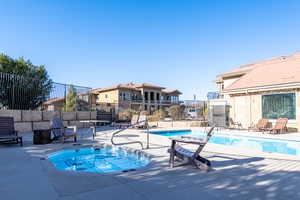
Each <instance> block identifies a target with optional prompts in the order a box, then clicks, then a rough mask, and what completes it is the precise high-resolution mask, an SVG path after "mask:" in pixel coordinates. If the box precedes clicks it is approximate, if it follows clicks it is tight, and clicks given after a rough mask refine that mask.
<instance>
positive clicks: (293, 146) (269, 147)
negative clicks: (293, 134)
mask: <svg viewBox="0 0 300 200" xmlns="http://www.w3.org/2000/svg"><path fill="white" fill-rule="evenodd" d="M151 133H152V134H157V135H162V136H169V137H171V136H177V135H187V136H191V137H196V138H204V137H205V135H206V133H204V132H200V131H191V130H190V131H160V132H151ZM209 143H213V144H221V145H225V146H236V147H240V148H246V149H250V150H252V149H253V150H258V151H261V152H268V153H280V154H288V155H296V156H300V141H296V140H284V139H269V138H264V137H253V136H243V135H238V134H230V135H229V134H226V133H218V134H215V135H213V136H212V137H211V139H210V140H209Z"/></svg>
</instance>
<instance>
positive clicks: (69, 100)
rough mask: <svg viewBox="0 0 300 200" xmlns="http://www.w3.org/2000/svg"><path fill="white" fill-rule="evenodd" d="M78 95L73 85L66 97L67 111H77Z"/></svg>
mask: <svg viewBox="0 0 300 200" xmlns="http://www.w3.org/2000/svg"><path fill="white" fill-rule="evenodd" d="M76 99H77V93H76V91H75V88H74V86H73V85H71V86H70V88H69V90H68V94H67V97H66V111H75V110H76Z"/></svg>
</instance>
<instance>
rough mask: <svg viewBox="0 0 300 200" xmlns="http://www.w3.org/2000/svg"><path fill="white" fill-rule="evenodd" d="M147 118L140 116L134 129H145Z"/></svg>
mask: <svg viewBox="0 0 300 200" xmlns="http://www.w3.org/2000/svg"><path fill="white" fill-rule="evenodd" d="M147 126H148V123H147V116H146V115H140V117H139V120H138V122H137V124H136V125H135V126H134V127H135V128H147Z"/></svg>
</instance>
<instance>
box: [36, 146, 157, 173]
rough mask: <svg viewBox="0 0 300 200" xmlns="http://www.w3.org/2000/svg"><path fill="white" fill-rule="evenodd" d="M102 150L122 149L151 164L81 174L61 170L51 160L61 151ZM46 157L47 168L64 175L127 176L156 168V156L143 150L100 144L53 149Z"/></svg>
mask: <svg viewBox="0 0 300 200" xmlns="http://www.w3.org/2000/svg"><path fill="white" fill-rule="evenodd" d="M89 147H92V148H97V147H98V148H102V147H112V148H117V149H122V150H125V151H128V152H130V153H134V154H136V155H138V156H144V157H146V158H147V159H149V163H148V164H147V165H145V166H141V167H138V168H133V169H127V170H128V171H125V170H117V171H112V172H81V171H68V170H61V169H58V168H56V167H55V165H54V164H53V163H52V161H51V160H50V159H49V154H52V153H55V152H59V151H63V150H67V149H80V148H89ZM44 154H45V155H44V156H43V157H41V160H43V161H46V163H47V167H50V169H51V170H54V171H59V172H63V173H70V174H78V175H79V174H82V175H83V174H97V175H121V174H127V173H130V172H143V171H146V170H147V169H149V168H151V167H152V166H154V164H155V163H156V162H155V160H154V159H153V158H154V157H155V156H154V155H152V154H150V153H147V152H145V151H143V150H139V149H134V148H131V147H127V146H122V147H120V146H114V145H112V144H107V143H99V144H73V145H72V146H63V147H58V148H57V149H52V150H47V151H45V152H44Z"/></svg>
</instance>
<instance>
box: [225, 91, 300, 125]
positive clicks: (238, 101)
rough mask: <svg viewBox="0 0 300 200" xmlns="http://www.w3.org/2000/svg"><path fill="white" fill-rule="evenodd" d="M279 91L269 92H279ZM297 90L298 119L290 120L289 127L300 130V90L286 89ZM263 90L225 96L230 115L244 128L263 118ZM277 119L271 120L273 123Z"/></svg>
mask: <svg viewBox="0 0 300 200" xmlns="http://www.w3.org/2000/svg"><path fill="white" fill-rule="evenodd" d="M278 92H279V91H274V92H268V94H272V93H278ZM284 92H295V95H296V120H289V122H288V127H289V128H297V129H298V130H300V91H299V90H293V91H284ZM262 94H263V93H262V92H260V93H252V94H243V95H231V96H229V95H226V96H224V97H225V98H226V100H227V102H228V104H229V105H230V113H229V116H230V117H231V118H232V119H233V121H235V122H240V123H241V124H242V126H243V128H248V127H249V126H251V125H255V124H256V123H257V122H258V120H259V119H261V118H262ZM275 121H276V120H270V122H272V123H273V124H274V123H275Z"/></svg>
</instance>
